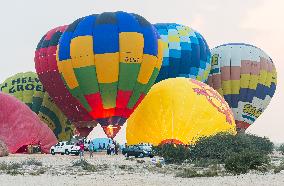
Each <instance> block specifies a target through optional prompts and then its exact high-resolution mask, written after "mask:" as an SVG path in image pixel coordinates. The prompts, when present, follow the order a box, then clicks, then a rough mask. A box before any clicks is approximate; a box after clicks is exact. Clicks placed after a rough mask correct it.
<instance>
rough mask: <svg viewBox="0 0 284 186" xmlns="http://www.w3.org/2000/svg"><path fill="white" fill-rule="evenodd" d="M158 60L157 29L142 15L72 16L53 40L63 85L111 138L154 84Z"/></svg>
mask: <svg viewBox="0 0 284 186" xmlns="http://www.w3.org/2000/svg"><path fill="white" fill-rule="evenodd" d="M161 63H162V44H161V41H160V39H159V35H158V33H157V31H156V29H155V28H154V27H153V26H152V25H151V24H150V23H149V22H148V21H147V20H146V19H144V18H143V17H141V16H139V15H136V14H130V13H126V12H106V13H102V14H99V15H90V16H86V17H83V18H80V19H78V20H76V21H74V22H73V23H72V24H70V25H69V26H68V28H67V29H66V30H65V32H63V34H62V36H61V38H60V40H59V45H58V51H57V66H58V70H59V72H60V74H61V76H62V79H63V80H64V82H65V84H66V87H67V89H68V90H69V91H70V93H71V94H72V96H74V97H75V98H76V99H77V100H79V102H80V103H81V104H82V105H83V107H84V108H85V109H86V110H87V112H88V113H89V114H90V115H91V116H92V117H93V118H94V119H96V121H98V122H99V123H100V124H101V126H102V127H103V129H104V131H105V133H106V134H107V136H108V137H114V136H115V135H116V133H117V132H118V130H119V129H120V127H121V126H122V125H123V123H124V122H125V121H126V119H127V118H128V117H129V116H130V114H131V113H132V112H133V111H134V109H135V108H136V107H137V106H138V104H139V103H140V102H141V101H142V99H143V98H144V97H145V95H146V94H147V92H148V91H149V89H150V88H151V86H152V85H153V84H154V82H155V80H156V77H157V75H158V73H159V70H160V66H161Z"/></svg>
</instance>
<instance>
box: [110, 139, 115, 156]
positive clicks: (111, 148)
mask: <svg viewBox="0 0 284 186" xmlns="http://www.w3.org/2000/svg"><path fill="white" fill-rule="evenodd" d="M114 149H115V145H114V142H113V143H111V144H110V152H111V155H113V154H114Z"/></svg>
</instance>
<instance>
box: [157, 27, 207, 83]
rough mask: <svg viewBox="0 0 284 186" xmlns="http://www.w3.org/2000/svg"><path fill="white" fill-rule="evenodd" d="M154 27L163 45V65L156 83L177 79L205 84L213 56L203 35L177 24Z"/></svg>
mask: <svg viewBox="0 0 284 186" xmlns="http://www.w3.org/2000/svg"><path fill="white" fill-rule="evenodd" d="M154 26H155V27H156V28H157V30H158V33H159V34H160V37H161V39H162V43H163V63H162V67H161V70H160V73H159V75H158V77H157V79H156V82H159V81H162V80H164V79H167V78H175V77H187V78H192V79H196V80H199V81H202V82H205V81H206V80H207V78H208V74H209V72H210V68H211V64H210V57H211V54H210V50H209V47H208V45H207V43H206V41H205V39H204V38H203V37H202V36H201V34H200V33H198V32H196V31H195V30H193V29H191V28H189V27H187V26H184V25H180V24H176V23H158V24H155V25H154Z"/></svg>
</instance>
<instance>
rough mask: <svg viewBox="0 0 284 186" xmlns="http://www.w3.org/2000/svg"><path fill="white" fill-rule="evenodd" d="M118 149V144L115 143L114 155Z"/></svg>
mask: <svg viewBox="0 0 284 186" xmlns="http://www.w3.org/2000/svg"><path fill="white" fill-rule="evenodd" d="M118 149H119V144H118V143H115V147H114V152H115V154H116V155H118Z"/></svg>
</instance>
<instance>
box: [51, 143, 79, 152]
mask: <svg viewBox="0 0 284 186" xmlns="http://www.w3.org/2000/svg"><path fill="white" fill-rule="evenodd" d="M50 153H51V154H52V155H55V154H56V153H60V154H62V155H64V154H66V155H69V154H75V155H76V156H78V155H79V154H80V147H79V146H77V145H76V144H75V143H72V142H69V141H61V142H58V143H57V144H56V145H54V146H52V147H51V148H50Z"/></svg>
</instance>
